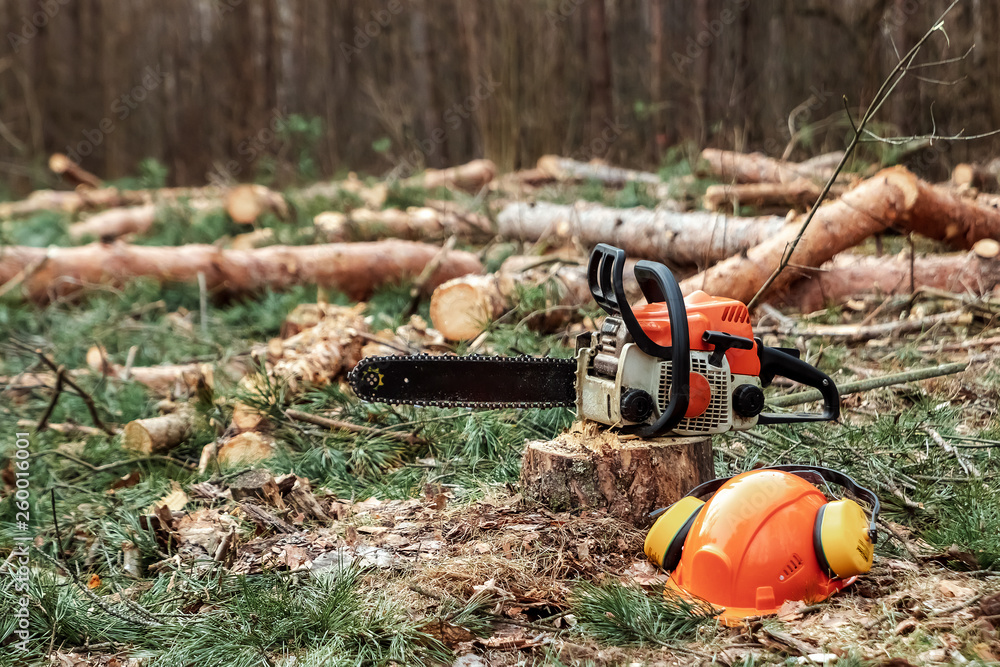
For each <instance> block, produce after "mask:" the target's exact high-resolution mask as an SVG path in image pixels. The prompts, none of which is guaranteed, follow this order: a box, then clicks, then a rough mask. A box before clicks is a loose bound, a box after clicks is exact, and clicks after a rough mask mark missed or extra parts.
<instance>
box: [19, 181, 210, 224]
mask: <svg viewBox="0 0 1000 667" xmlns="http://www.w3.org/2000/svg"><path fill="white" fill-rule="evenodd" d="M222 195H223V191H222V190H220V189H219V188H217V187H215V186H207V187H203V188H161V189H158V190H118V189H117V188H102V189H100V190H73V191H65V190H37V191H35V192H32V193H31V194H30V195H29V196H28V198H27V199H24V200H21V201H15V202H2V203H0V220H8V219H13V218H22V217H27V216H30V215H35V214H36V213H42V212H45V211H55V212H63V213H70V214H76V213H80V212H82V211H103V210H105V209H109V208H120V207H125V206H145V205H146V204H153V203H176V202H179V201H182V200H194V201H201V200H216V201H218V200H220V199H221V198H222Z"/></svg>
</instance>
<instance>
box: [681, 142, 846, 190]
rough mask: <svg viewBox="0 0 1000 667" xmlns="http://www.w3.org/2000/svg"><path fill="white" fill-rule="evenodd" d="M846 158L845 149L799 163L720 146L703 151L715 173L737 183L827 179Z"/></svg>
mask: <svg viewBox="0 0 1000 667" xmlns="http://www.w3.org/2000/svg"><path fill="white" fill-rule="evenodd" d="M834 157H835V158H836V159H835V160H834V159H833V158H834ZM842 158H843V153H831V154H829V155H826V156H819V157H817V158H813V160H811V161H808V162H802V163H799V164H796V163H794V162H786V161H785V160H776V159H774V158H770V157H767V156H766V155H764V154H763V153H737V152H735V151H724V150H719V149H717V148H706V149H705V150H703V151H702V152H701V162H703V163H705V164H706V165H707V166H708V169H709V171H710V172H711V174H712V175H713V176H715V177H716V178H718V179H720V180H723V181H727V182H734V183H793V182H795V181H797V180H799V179H800V178H805V179H808V180H812V181H818V182H820V183H825V182H826V181H828V180H830V177H831V176H833V172H834V170H835V169H836V167H837V165H838V164H839V163H840V160H841V159H842ZM843 180H845V181H848V180H850V177H849V176H847V175H845V176H844V177H843Z"/></svg>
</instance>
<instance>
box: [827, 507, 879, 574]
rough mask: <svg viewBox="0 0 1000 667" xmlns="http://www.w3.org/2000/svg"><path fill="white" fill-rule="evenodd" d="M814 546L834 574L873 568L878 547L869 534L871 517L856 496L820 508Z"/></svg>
mask: <svg viewBox="0 0 1000 667" xmlns="http://www.w3.org/2000/svg"><path fill="white" fill-rule="evenodd" d="M813 546H814V547H815V549H816V558H817V559H818V560H819V565H820V568H822V570H823V571H824V572H826V573H827V574H828V575H829V576H831V577H834V576H836V577H839V578H841V579H847V578H848V577H853V576H854V575H856V574H863V573H865V572H867V571H868V570H870V569H871V568H872V557H873V556H874V554H875V547H874V545H873V544H872V541H871V537H870V536H869V535H868V517H867V516H865V511H864V510H863V509H861V506H860V505H858V504H857V503H856V502H854V501H853V500H849V499H847V498H843V499H841V500H835V501H833V502H832V503H827V504H826V505H823V506H822V507H820V508H819V513H818V514H817V515H816V525H815V527H814V528H813Z"/></svg>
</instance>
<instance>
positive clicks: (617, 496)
mask: <svg viewBox="0 0 1000 667" xmlns="http://www.w3.org/2000/svg"><path fill="white" fill-rule="evenodd" d="M712 476H713V467H712V438H711V436H702V437H689V438H655V439H649V440H644V439H640V438H631V437H629V436H625V435H620V434H618V433H615V432H613V431H611V430H608V429H606V428H603V427H599V426H598V425H596V424H593V423H588V424H585V425H581V424H579V423H577V424H575V425H574V426H573V427H572V428H571V429H570V430H569V431H567V432H566V433H563V434H561V435H559V436H558V437H557V438H555V439H554V440H548V441H533V442H529V443H528V444H527V446H526V448H525V453H524V460H523V462H522V464H521V489H522V491H521V492H522V494H523V495H524V497H525V498H526V499H529V500H535V501H538V502H541V503H543V504H545V505H547V506H549V507H550V508H552V509H553V510H555V511H566V510H571V509H577V508H605V509H607V511H608V513H609V514H612V515H613V516H616V517H619V518H621V519H624V520H626V521H629V522H631V523H633V524H635V525H645V524H647V523H648V521H649V519H648V515H649V513H650V512H652V511H653V510H655V509H657V508H659V507H667V506H668V505H670V504H672V503H674V502H676V501H677V500H679V499H680V498H681V497H682V496H684V494H686V493H687V492H688V491H690V490H691V489H692V488H694V487H695V486H697V485H698V484H701V483H702V482H705V481H707V480H709V479H711V478H712Z"/></svg>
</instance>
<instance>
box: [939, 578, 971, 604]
mask: <svg viewBox="0 0 1000 667" xmlns="http://www.w3.org/2000/svg"><path fill="white" fill-rule="evenodd" d="M938 587H939V588H940V589H941V594H942V595H944V596H945V597H946V598H958V599H964V598H969V597H972V596H973V595H975V594H976V591H974V590H972V589H971V588H969V587H967V586H962V585H961V584H960V583H958V582H957V581H949V580H947V579H945V580H944V581H942V582H941V583H940V584H939V585H938Z"/></svg>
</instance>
